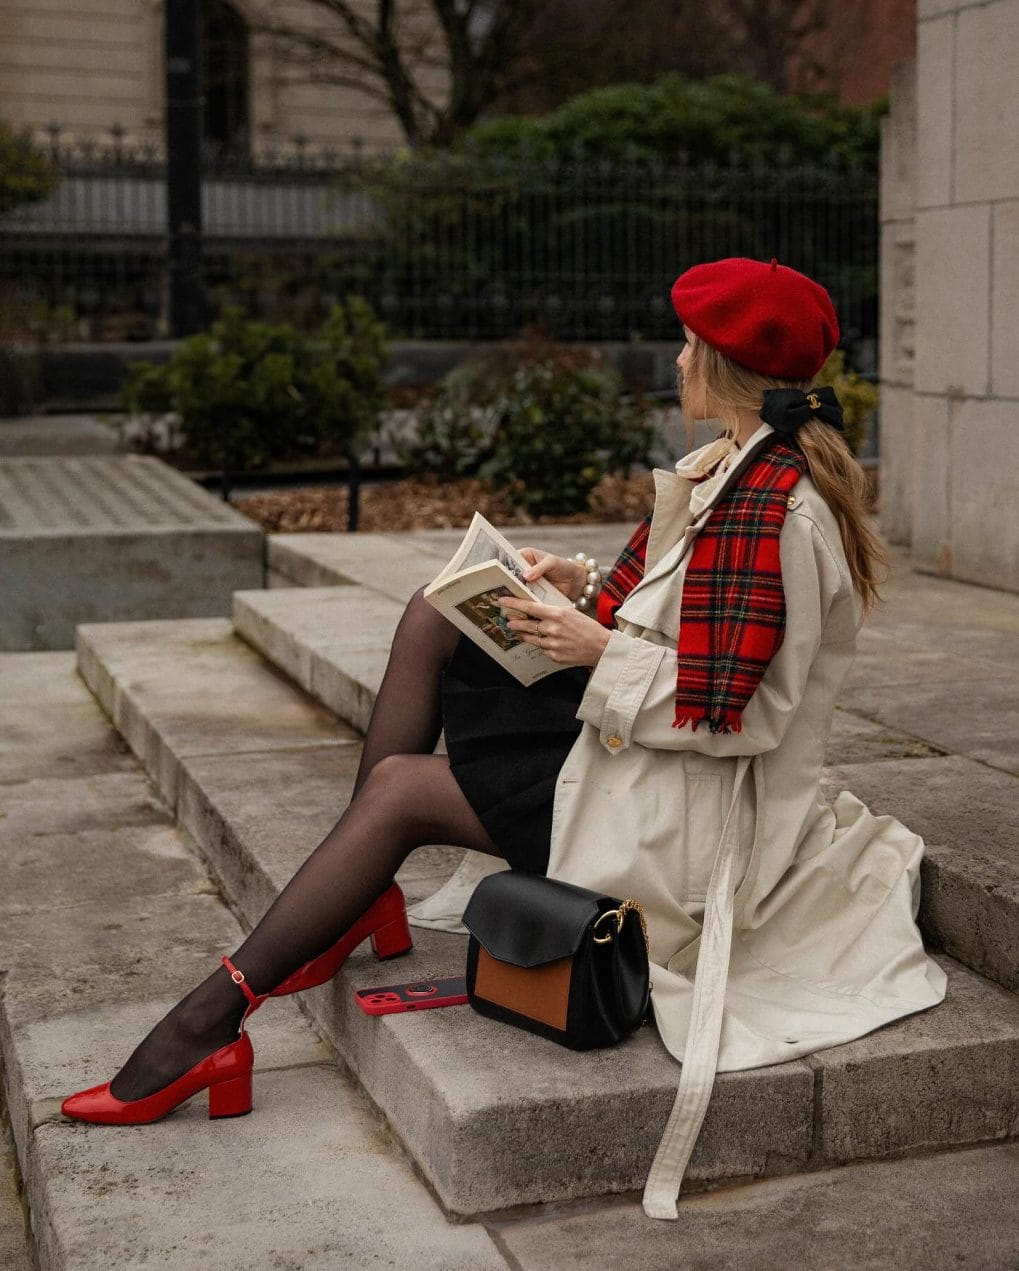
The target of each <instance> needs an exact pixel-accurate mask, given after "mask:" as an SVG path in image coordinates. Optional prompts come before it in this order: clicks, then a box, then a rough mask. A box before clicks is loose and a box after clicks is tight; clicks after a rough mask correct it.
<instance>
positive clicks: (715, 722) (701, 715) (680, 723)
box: [672, 710, 743, 734]
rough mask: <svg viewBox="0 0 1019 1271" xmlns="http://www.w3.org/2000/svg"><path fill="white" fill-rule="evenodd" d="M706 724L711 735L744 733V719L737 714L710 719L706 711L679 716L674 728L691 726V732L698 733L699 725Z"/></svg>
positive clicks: (688, 712)
mask: <svg viewBox="0 0 1019 1271" xmlns="http://www.w3.org/2000/svg"><path fill="white" fill-rule="evenodd" d="M704 723H706V724H707V726H708V732H709V733H716V734H717V733H741V732H742V731H743V717H742V715H740V714H739V713H736V712H731V713H730V712H726V713H725V714H723V715H722V716H721V717H716V718H714V719H709V718H708V716H707V714H706V713H705V712H704V711H692V710H691V711H685V712H684V713H683V714H682V715H679V714H677V716H676V718H675V720H674V722H673V725H672V727H673V728H684V727H685V726H686V725H687V724H689V725H690V730H691V732H696V731H697V726H698V725H699V724H704Z"/></svg>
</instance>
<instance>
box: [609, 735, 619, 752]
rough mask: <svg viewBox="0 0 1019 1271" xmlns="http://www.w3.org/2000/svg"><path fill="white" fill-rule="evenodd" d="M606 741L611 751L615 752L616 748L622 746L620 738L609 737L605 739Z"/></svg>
mask: <svg viewBox="0 0 1019 1271" xmlns="http://www.w3.org/2000/svg"><path fill="white" fill-rule="evenodd" d="M607 741H608V743H609V745H610V746H611V747H612V749H613V750H615V748H616V747H617V746H621V745H622V744H623V739H622V737H609V738H607Z"/></svg>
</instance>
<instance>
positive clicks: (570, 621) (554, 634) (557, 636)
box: [499, 562, 610, 666]
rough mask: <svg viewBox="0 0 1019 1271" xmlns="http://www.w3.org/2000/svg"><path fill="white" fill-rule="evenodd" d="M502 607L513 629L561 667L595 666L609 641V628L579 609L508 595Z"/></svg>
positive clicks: (503, 599)
mask: <svg viewBox="0 0 1019 1271" xmlns="http://www.w3.org/2000/svg"><path fill="white" fill-rule="evenodd" d="M567 563H568V562H567ZM499 604H500V605H501V607H502V609H503V611H504V612H505V613H506V614H507V617H508V623H507V625H508V626H509V627H510V629H511V630H513V631H517V632H519V633H520V634H521V636H522V637H523V639H524V641H525V642H526V643H527V644H533V645H534V646H535V647H536V648H539V649H541V651H542V653H547V654H548V656H549V657H550V658H551V659H552V661H553V662H558V663H559V665H560V666H595V665H596V663H597V662H598V659H599V658H600V657H601V655H602V654H603V653H604V652H605V646H606V645H607V644H608V642H609V634H610V633H609V631H608V629H607V628H606V627H603V626H602V625H601V624H600V623H598V622H596V621H595V619H594V618H589V617H588V616H587V614H586V613H580V612H579V611H578V610H576V609H567V608H565V606H560V605H543V604H540V603H539V602H538V601H537V600H520V599H519V598H518V597H516V596H504V597H503V598H502V599H501V600H500V601H499ZM520 614H523V617H520V616H519V615H520Z"/></svg>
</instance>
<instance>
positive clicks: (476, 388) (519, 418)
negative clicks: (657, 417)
mask: <svg viewBox="0 0 1019 1271" xmlns="http://www.w3.org/2000/svg"><path fill="white" fill-rule="evenodd" d="M657 442H658V436H657V433H656V431H655V428H654V425H653V424H652V423H651V419H650V416H649V415H648V413H647V412H646V411H645V410H643V409H642V408H641V406H640V404H639V403H637V402H635V401H633V400H632V399H631V398H629V397H628V396H627V395H626V393H625V390H624V386H623V382H622V380H621V378H620V376H619V375H618V373H617V372H616V371H615V370H613V369H612V368H611V367H608V366H606V365H605V363H604V359H603V357H602V356H601V355H600V354H599V353H598V352H596V351H591V350H587V349H579V348H578V349H570V348H564V347H561V346H556V345H553V344H547V343H544V342H541V343H537V344H536V343H534V342H530V343H526V342H525V343H523V344H518V345H512V346H502V347H501V348H499V349H497V350H495V351H494V352H493V353H490V354H488V355H487V356H483V357H481V358H478V359H476V360H472V361H469V362H467V363H464V364H462V365H461V366H459V367H457V368H456V369H455V370H454V371H452V372H451V373H450V374H449V375H448V376H447V377H446V379H445V380H444V381H443V382H442V384H441V386H440V388H439V390H438V392H437V393H436V394H435V396H434V397H433V399H432V400H431V402H430V403H429V404H428V405H427V407H426V408H425V410H424V411H423V413H422V416H421V418H420V421H419V427H418V432H417V437H416V440H415V442H414V443H412V444H411V445H409V446H407V447H405V448H404V450H403V452H402V453H401V456H400V457H401V459H402V460H403V462H404V464H405V465H406V466H407V468H408V469H409V470H410V471H412V472H414V473H425V472H431V473H435V474H438V475H440V476H444V477H447V478H448V477H457V476H479V477H482V478H487V479H489V480H491V481H493V482H494V483H495V484H496V485H498V486H500V487H502V488H504V489H505V490H506V491H507V493H508V495H509V498H510V500H511V502H512V503H513V504H515V505H516V506H517V507H520V508H523V509H525V510H526V511H527V512H529V513H530V514H532V515H569V514H571V513H574V512H581V511H584V510H585V509H586V508H587V506H588V496H589V495H590V493H591V491H592V490H593V489H594V487H595V486H596V485H597V484H598V482H599V481H600V480H601V478H602V477H603V476H605V475H607V474H609V473H619V472H624V473H625V472H627V471H628V470H629V469H630V468H631V467H632V466H633V465H634V464H641V465H643V466H650V465H651V463H652V462H653V455H652V451H653V449H654V447H655V445H656V444H657Z"/></svg>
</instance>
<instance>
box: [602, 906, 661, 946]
mask: <svg viewBox="0 0 1019 1271" xmlns="http://www.w3.org/2000/svg"><path fill="white" fill-rule="evenodd" d="M629 913H634V914H636V915H637V917H638V918H639V919H640V929H641V932H642V933H643V935H644V947H645V948H647V947H648V944H649V941H648V934H647V919H646V918H645V917H644V910H643V908H642V907H641V903H640V901H639V900H629V899H628V900H624V901H623V903H622V904H621V905H620V906H619V908H618V909H606V910H605V912H604V913H603V914H601V915H600V916H599V917H598V919H597V920H596V922H595V924H594V931H597V930H598V928H599V927H600V926H601V924H602V923H603V922H604V921H605V919H606V918H615V920H616V931H615V934H616V935H619V933H620V932H621V931H622V929H623V923H624V922H625V921H626V915H627V914H629ZM612 934H613V933H612V932H611V931H609V932H608V934H607V935H604V936H599V935H592V937H591V938H592V939H593V940H594V942H595V944H610V943H611V942H612Z"/></svg>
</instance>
